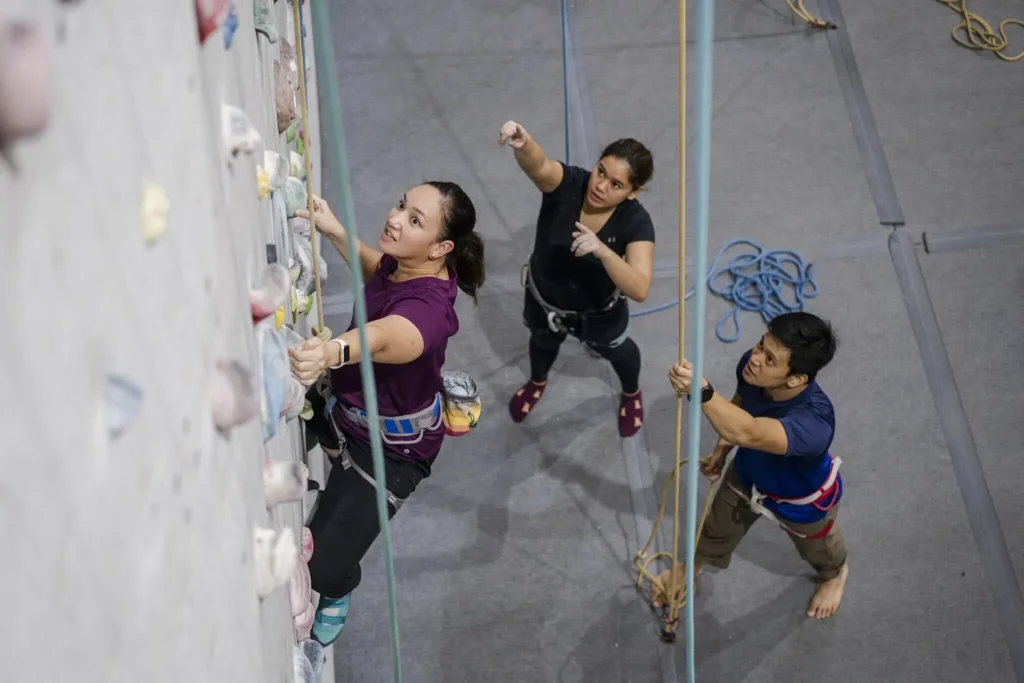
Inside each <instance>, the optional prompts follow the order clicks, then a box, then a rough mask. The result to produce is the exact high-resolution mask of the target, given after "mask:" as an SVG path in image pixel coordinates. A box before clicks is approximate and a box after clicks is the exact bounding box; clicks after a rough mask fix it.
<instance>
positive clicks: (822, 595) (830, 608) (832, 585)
mask: <svg viewBox="0 0 1024 683" xmlns="http://www.w3.org/2000/svg"><path fill="white" fill-rule="evenodd" d="M849 573H850V568H849V566H848V565H847V563H845V562H844V563H843V566H842V567H840V568H839V576H837V577H835V578H834V579H829V580H828V581H822V582H821V583H819V584H818V588H817V590H815V591H814V595H813V596H811V603H810V604H809V605H808V606H807V616H809V617H814V618H815V619H828V618H829V617H831V616H832V615H833V614H835V613H836V612H837V611H839V602H840V601H841V600H842V599H843V590H844V589H845V588H846V577H847V575H848V574H849Z"/></svg>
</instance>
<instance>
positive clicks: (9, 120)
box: [0, 20, 53, 142]
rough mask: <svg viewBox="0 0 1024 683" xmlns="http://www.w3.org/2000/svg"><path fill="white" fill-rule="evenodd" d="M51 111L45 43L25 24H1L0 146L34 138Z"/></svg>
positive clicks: (38, 33)
mask: <svg viewBox="0 0 1024 683" xmlns="http://www.w3.org/2000/svg"><path fill="white" fill-rule="evenodd" d="M52 110H53V76H52V74H51V70H50V59H49V57H48V55H47V50H46V40H45V39H44V38H43V33H42V31H41V30H40V29H39V27H38V26H36V25H34V24H30V23H28V22H25V21H17V20H14V21H3V22H2V23H0V142H8V141H13V140H17V139H19V138H28V137H35V136H37V135H39V134H40V133H42V132H43V130H44V129H45V128H46V124H47V123H49V121H50V114H51V112H52Z"/></svg>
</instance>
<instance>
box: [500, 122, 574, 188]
mask: <svg viewBox="0 0 1024 683" xmlns="http://www.w3.org/2000/svg"><path fill="white" fill-rule="evenodd" d="M506 142H507V143H508V145H509V147H511V148H512V149H513V150H514V151H515V155H516V163H517V164H519V168H521V169H523V173H525V174H526V175H527V176H528V177H529V178H530V180H532V181H533V184H534V185H536V186H537V189H538V190H540V191H541V192H543V193H545V194H547V193H549V192H554V191H555V190H556V189H558V186H559V185H561V184H562V176H563V172H562V164H560V163H558V162H557V161H555V160H554V159H548V155H547V153H545V152H544V148H543V147H541V146H540V145H538V144H537V143H536V142H535V141H534V139H533V137H532V136H531V135H530V134H529V133H527V132H526V129H525V128H523V127H522V126H520V125H519V124H518V123H516V122H515V121H509V122H507V123H506V124H505V125H503V126H502V127H501V134H500V136H499V137H498V144H501V145H503V144H505V143H506Z"/></svg>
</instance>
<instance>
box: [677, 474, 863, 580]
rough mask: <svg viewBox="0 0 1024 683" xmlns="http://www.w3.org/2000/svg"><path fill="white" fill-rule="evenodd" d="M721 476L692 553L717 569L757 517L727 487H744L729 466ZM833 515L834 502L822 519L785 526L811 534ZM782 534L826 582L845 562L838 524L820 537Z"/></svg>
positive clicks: (726, 561)
mask: <svg viewBox="0 0 1024 683" xmlns="http://www.w3.org/2000/svg"><path fill="white" fill-rule="evenodd" d="M724 477H725V480H724V481H723V482H722V484H721V486H720V487H719V488H718V493H716V494H715V500H714V502H712V503H711V510H709V511H708V516H707V519H706V520H704V530H703V531H702V532H701V535H700V540H699V541H698V543H697V549H696V552H695V555H696V561H697V563H699V564H700V565H702V566H703V565H711V566H712V567H718V568H719V569H725V568H726V567H728V566H729V562H730V561H731V560H732V554H733V551H735V550H736V547H737V546H738V545H739V544H740V541H741V540H743V537H744V536H745V535H746V533H747V531H749V530H750V527H751V526H752V525H753V524H754V522H756V521H757V520H758V519H759V518H760V517H761V515H759V514H757V513H756V512H754V511H753V510H751V509H750V504H749V503H748V502H747V501H746V500H744V499H743V498H742V497H740V496H739V495H738V494H737V493H736V492H735V491H733V490H732V489H731V488H730V487H729V484H732V485H733V486H735V487H736V488H738V489H739V490H741V491H742V490H744V488H743V486H742V485H741V484H740V481H739V477H737V476H736V473H735V472H734V471H733V468H732V465H730V466H729V468H728V469H727V470H726V472H725V474H724ZM837 514H839V504H838V503H837V504H836V505H834V506H833V507H832V509H831V510H829V512H828V514H827V515H826V516H825V517H824V519H821V520H819V521H817V522H814V523H813V524H790V523H787V527H788V528H789V529H792V530H793V531H795V532H797V533H800V534H803V535H805V536H813V535H814V534H817V533H819V532H820V531H821V530H822V529H824V528H825V527H826V526H828V524H829V522H831V521H833V520H834V519H835V518H836V515H837ZM786 535H787V536H789V537H790V539H792V541H793V545H795V546H796V549H797V552H799V553H800V557H802V558H804V560H806V561H807V563H808V564H810V565H811V566H812V567H814V569H815V571H817V572H818V578H819V579H821V580H822V581H827V580H828V579H831V578H835V577H836V576H838V575H839V568H840V567H842V566H843V563H844V562H846V544H845V542H844V541H843V534H842V532H841V531H840V530H839V526H838V525H836V524H833V525H832V528H831V529H830V530H829V532H828V533H827V534H825V535H824V536H822V537H821V538H801V537H800V536H795V535H793V534H790V533H787V534H786Z"/></svg>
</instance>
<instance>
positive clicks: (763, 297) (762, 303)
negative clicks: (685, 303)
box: [630, 239, 818, 344]
mask: <svg viewBox="0 0 1024 683" xmlns="http://www.w3.org/2000/svg"><path fill="white" fill-rule="evenodd" d="M740 245H744V246H747V247H751V248H752V249H753V250H754V251H753V253H751V252H745V253H742V254H737V255H735V256H733V257H732V258H731V259H729V263H728V264H726V265H719V261H721V260H722V258H723V256H724V255H725V252H727V251H729V250H730V249H732V248H733V247H736V246H740ZM725 277H728V278H729V279H728V281H727V282H726V283H725V284H724V285H723V284H720V283H719V280H721V279H724V278H725ZM705 284H706V285H707V288H708V289H709V290H710V291H711V293H712V294H715V295H716V296H718V297H721V298H722V299H725V300H726V301H728V302H730V303H732V304H733V307H732V310H730V311H729V312H728V313H726V314H725V315H724V316H722V319H721V320H719V321H718V324H717V325H716V326H715V336H717V337H718V339H719V341H722V342H724V343H726V344H729V343H732V342H734V341H737V340H738V339H739V338H740V336H741V330H740V317H739V316H740V312H741V311H754V312H757V313H760V314H761V318H762V319H763V320H764V321H765V322H766V323H767V322H770V321H771V320H772V318H775V317H776V316H779V315H782V314H783V313H788V312H791V311H802V310H803V308H804V303H805V302H806V300H807V299H813V298H814V297H816V296H817V295H818V284H817V283H816V282H815V280H814V264H811V263H804V260H803V258H801V257H800V255H799V254H797V253H796V252H795V251H790V250H789V249H772V250H769V249H765V248H764V247H763V246H761V245H760V244H758V243H757V242H754V241H753V240H748V239H735V240H732V241H731V242H729V243H727V244H726V245H725V246H723V247H722V248H721V249H719V250H718V253H717V254H716V255H715V258H714V260H713V261H712V262H711V267H710V268H709V269H708V275H707V279H706V280H705ZM787 287H792V293H790V294H788V295H787V294H786V293H785V290H786V288H787ZM693 293H694V289H692V288H691V289H690V291H688V292H687V293H686V297H685V298H686V299H689V298H690V297H691V296H693ZM678 305H679V299H675V300H673V301H669V302H668V303H664V304H660V305H658V306H653V307H651V308H646V309H643V310H639V311H633V312H631V313H630V317H631V318H640V317H642V316H645V315H651V314H652V313H657V312H659V311H664V310H667V309H669V308H673V307H675V306H678ZM730 320H731V321H732V324H733V328H734V329H735V334H733V335H731V336H726V334H725V332H724V331H723V330H724V328H725V326H726V324H727V323H728V322H729V321H730Z"/></svg>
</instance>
